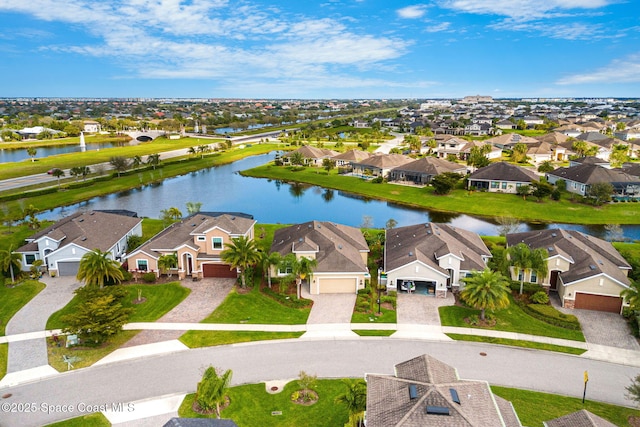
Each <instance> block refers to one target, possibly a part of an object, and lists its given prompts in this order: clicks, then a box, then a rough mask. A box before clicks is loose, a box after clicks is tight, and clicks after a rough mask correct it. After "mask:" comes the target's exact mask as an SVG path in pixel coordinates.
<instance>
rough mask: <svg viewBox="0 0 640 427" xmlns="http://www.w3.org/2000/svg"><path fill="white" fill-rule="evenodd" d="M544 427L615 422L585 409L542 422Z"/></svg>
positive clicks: (597, 425)
mask: <svg viewBox="0 0 640 427" xmlns="http://www.w3.org/2000/svg"><path fill="white" fill-rule="evenodd" d="M544 425H545V426H546V427H615V424H612V423H610V422H609V421H607V420H605V419H604V418H601V417H599V416H597V415H595V414H592V413H591V412H589V411H587V410H586V409H581V410H579V411H576V412H573V413H571V414H569V415H565V416H563V417H559V418H554V419H553V420H549V421H546V422H545V423H544Z"/></svg>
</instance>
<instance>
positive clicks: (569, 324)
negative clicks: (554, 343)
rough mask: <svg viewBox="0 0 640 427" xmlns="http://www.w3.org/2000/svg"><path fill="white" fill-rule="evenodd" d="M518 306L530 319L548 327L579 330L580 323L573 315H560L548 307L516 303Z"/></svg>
mask: <svg viewBox="0 0 640 427" xmlns="http://www.w3.org/2000/svg"><path fill="white" fill-rule="evenodd" d="M518 305H519V306H520V307H521V308H522V310H523V311H524V312H525V313H527V314H528V315H530V316H531V317H535V318H536V319H538V320H541V321H543V322H545V323H548V324H550V325H553V326H558V327H561V328H564V329H570V330H572V331H579V330H581V328H580V322H578V319H577V318H576V317H575V316H574V315H572V314H564V313H561V312H559V311H558V310H556V309H555V308H553V307H552V306H550V305H543V304H523V303H520V302H518Z"/></svg>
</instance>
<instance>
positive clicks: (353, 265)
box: [270, 221, 369, 273]
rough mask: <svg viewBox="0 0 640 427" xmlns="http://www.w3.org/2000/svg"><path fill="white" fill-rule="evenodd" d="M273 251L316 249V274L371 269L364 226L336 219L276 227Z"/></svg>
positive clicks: (314, 250) (284, 253) (306, 250)
mask: <svg viewBox="0 0 640 427" xmlns="http://www.w3.org/2000/svg"><path fill="white" fill-rule="evenodd" d="M270 251H271V252H278V253H280V254H281V255H287V254H289V253H292V252H293V251H295V252H308V251H312V252H316V253H315V258H316V260H317V263H318V265H317V266H316V268H315V271H316V273H320V272H366V271H368V270H367V266H366V264H365V262H364V260H363V259H362V255H361V253H362V252H363V251H366V252H369V246H368V245H367V242H366V240H365V239H364V236H363V235H362V232H361V231H360V229H358V228H355V227H349V226H346V225H341V224H336V223H333V222H325V221H309V222H305V223H303V224H297V225H292V226H290V227H285V228H281V229H279V230H276V232H275V233H274V236H273V243H272V244H271V250H270Z"/></svg>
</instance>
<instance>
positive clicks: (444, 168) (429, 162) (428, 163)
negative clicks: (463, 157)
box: [392, 157, 467, 175]
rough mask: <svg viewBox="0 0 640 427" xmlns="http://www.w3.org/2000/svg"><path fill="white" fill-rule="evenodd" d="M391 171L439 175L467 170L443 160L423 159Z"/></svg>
mask: <svg viewBox="0 0 640 427" xmlns="http://www.w3.org/2000/svg"><path fill="white" fill-rule="evenodd" d="M392 171H409V172H420V173H424V174H429V175H440V174H441V173H444V172H458V173H465V172H466V171H467V168H466V167H465V166H464V165H461V164H458V163H454V162H450V161H448V160H445V159H439V158H437V157H423V158H421V159H418V160H414V161H413V162H409V163H405V164H403V165H401V166H398V167H395V168H393V169H392Z"/></svg>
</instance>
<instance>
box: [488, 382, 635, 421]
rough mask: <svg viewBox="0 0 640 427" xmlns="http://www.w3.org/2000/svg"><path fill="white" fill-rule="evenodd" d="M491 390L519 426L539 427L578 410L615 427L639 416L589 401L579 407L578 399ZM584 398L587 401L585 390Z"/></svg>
mask: <svg viewBox="0 0 640 427" xmlns="http://www.w3.org/2000/svg"><path fill="white" fill-rule="evenodd" d="M491 389H492V390H493V392H494V393H495V394H496V395H498V396H500V397H502V398H504V399H506V400H508V401H510V402H511V403H512V404H513V407H514V408H515V410H516V413H517V414H518V417H519V418H520V421H521V422H522V425H525V426H529V427H542V422H543V421H549V420H552V419H554V418H558V417H561V416H564V415H568V414H570V413H572V412H576V411H579V410H581V409H586V410H588V411H590V412H593V413H594V414H596V415H598V416H600V417H602V418H604V419H606V420H609V421H610V422H612V423H613V424H615V425H617V426H630V424H629V423H628V421H627V419H628V417H630V416H636V417H637V416H640V411H638V410H636V409H631V408H626V407H624V406H615V405H609V404H607V403H601V402H593V401H590V400H585V403H584V405H583V404H582V399H579V398H577V397H567V396H560V395H557V394H547V393H539V392H535V391H528V390H519V389H514V388H506V387H498V386H491ZM587 397H589V390H588V389H587Z"/></svg>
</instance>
